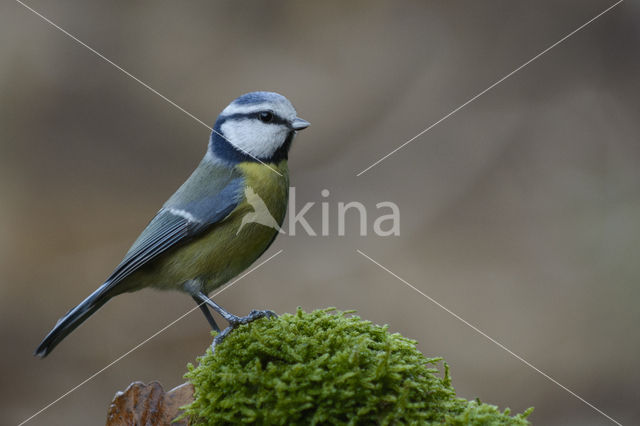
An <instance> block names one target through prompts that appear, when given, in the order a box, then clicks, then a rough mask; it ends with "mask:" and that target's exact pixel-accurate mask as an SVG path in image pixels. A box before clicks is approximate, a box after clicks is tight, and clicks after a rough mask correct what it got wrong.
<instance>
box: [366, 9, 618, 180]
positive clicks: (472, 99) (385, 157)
mask: <svg viewBox="0 0 640 426" xmlns="http://www.w3.org/2000/svg"><path fill="white" fill-rule="evenodd" d="M623 1H624V0H619V1H618V2H616V3H614V4H613V5H611V6H609V7H608V8H606V9H605V10H603V11H602V12H600V13H599V14H597V15H596V16H594V17H593V18H591V19H590V20H589V21H587V22H585V23H584V24H582V25H580V26H579V27H578V28H576V29H575V30H573V31H571V32H570V33H569V34H567V35H566V36H564V37H562V38H561V39H560V40H558V41H556V42H555V43H553V44H552V45H551V46H549V47H547V48H546V49H544V50H543V51H542V52H540V53H538V54H537V55H536V56H534V57H533V58H531V59H529V60H528V61H527V62H525V63H524V64H522V65H520V66H519V67H518V68H516V69H515V70H513V71H511V72H510V73H509V74H507V75H505V76H504V77H502V78H501V79H500V80H498V81H496V82H495V83H493V84H492V85H491V86H489V87H487V88H486V89H484V90H483V91H482V92H480V93H478V94H477V95H475V96H474V97H473V98H471V99H469V100H468V101H467V102H465V103H463V104H462V105H460V106H459V107H458V108H456V109H454V110H453V111H451V112H450V113H448V114H447V115H445V116H444V117H442V118H441V119H440V120H438V121H436V122H435V123H433V124H432V125H431V126H429V127H427V128H426V129H424V130H423V131H421V132H420V133H418V134H417V135H415V136H414V137H412V138H411V139H409V140H408V141H406V142H405V143H403V144H402V145H400V146H399V147H397V148H396V149H394V150H393V151H391V152H390V153H388V154H387V155H385V156H384V157H382V158H380V159H379V160H378V161H376V162H375V163H373V164H371V165H370V166H369V167H367V168H366V169H364V170H362V171H361V172H360V173H358V174H357V175H356V176H361V175H363V174H364V173H366V172H367V171H368V170H369V169H371V168H373V167H375V166H377V165H378V164H380V163H381V162H383V161H384V160H386V159H387V158H389V157H390V156H392V155H393V154H395V153H396V152H398V151H400V150H401V149H402V148H404V147H405V146H407V145H409V144H410V143H411V142H413V141H414V140H416V139H417V138H419V137H420V136H422V135H424V134H425V133H427V132H428V131H429V130H431V129H433V128H434V127H436V126H437V125H438V124H440V123H442V122H443V121H444V120H446V119H447V118H449V117H451V116H452V115H453V114H455V113H456V112H458V111H460V110H461V109H462V108H464V107H466V106H467V105H469V104H470V103H471V102H473V101H475V100H476V99H478V98H479V97H480V96H482V95H484V94H485V93H487V92H488V91H489V90H491V89H493V88H494V87H496V86H497V85H498V84H500V83H502V82H503V81H505V80H506V79H508V78H509V77H511V76H512V75H514V74H515V73H517V72H518V71H520V70H521V69H523V68H524V67H526V66H527V65H529V64H530V63H531V62H533V61H535V60H536V59H538V58H539V57H541V56H542V55H544V54H545V53H547V52H548V51H550V50H551V49H553V48H554V47H556V46H557V45H559V44H560V43H562V42H563V41H565V40H567V39H568V38H569V37H571V36H573V35H574V34H575V33H577V32H578V31H580V30H581V29H583V28H584V27H586V26H587V25H589V24H590V23H592V22H593V21H595V20H596V19H598V18H600V17H601V16H602V15H604V14H605V13H607V12H609V11H610V10H611V9H613V8H614V7H616V6H617V5H619V4H620V3H622V2H623Z"/></svg>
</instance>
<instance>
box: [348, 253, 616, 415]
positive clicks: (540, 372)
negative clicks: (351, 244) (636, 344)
mask: <svg viewBox="0 0 640 426" xmlns="http://www.w3.org/2000/svg"><path fill="white" fill-rule="evenodd" d="M356 251H357V252H358V253H360V254H361V255H362V256H364V257H366V258H367V259H369V260H370V261H371V262H373V263H375V264H376V265H378V266H379V267H380V268H382V269H383V270H385V271H387V272H388V273H389V274H391V275H393V276H394V277H395V278H397V279H398V280H400V281H402V282H403V283H405V284H406V285H407V286H409V287H411V288H412V289H413V290H415V291H417V292H418V293H420V294H421V295H422V296H423V297H425V298H427V299H429V301H430V302H432V303H434V304H435V305H437V306H438V307H440V308H442V309H444V310H445V311H446V312H448V313H449V314H451V315H452V316H453V317H455V318H456V319H458V320H459V321H461V322H462V323H463V324H465V325H467V326H468V327H470V328H472V329H473V330H474V331H476V332H477V333H479V334H481V335H482V336H484V337H486V338H487V339H489V340H490V341H491V342H493V343H495V344H496V345H497V346H498V347H500V348H501V349H503V350H504V351H506V352H508V353H509V354H510V355H511V356H513V357H514V358H516V359H517V360H519V361H520V362H522V363H524V364H525V365H527V366H528V367H530V368H532V369H533V370H535V371H536V372H538V373H539V374H541V375H542V376H544V377H545V378H546V379H548V380H550V381H551V382H553V383H555V384H556V385H558V386H559V387H561V388H562V389H564V390H565V391H567V392H569V393H570V394H571V395H573V396H574V397H576V398H577V399H579V400H580V401H582V402H584V403H585V404H587V405H588V406H589V407H591V408H593V409H594V410H596V411H597V412H598V413H600V414H602V415H603V416H604V417H606V418H607V419H609V420H611V421H612V422H613V423H615V424H617V425H619V426H622V424H621V423H620V422H618V421H616V420H614V419H613V418H612V417H611V416H609V415H607V414H606V413H605V412H604V411H602V410H600V409H599V408H597V407H596V406H594V405H593V404H591V403H590V402H589V401H587V400H585V399H584V398H582V397H581V396H580V395H578V394H577V393H575V392H574V391H572V390H571V389H569V388H568V387H566V386H564V385H563V384H562V383H560V382H558V381H557V380H556V379H554V378H553V377H551V376H550V375H548V374H547V373H545V372H544V371H542V370H540V369H539V368H537V367H536V366H535V365H533V364H531V363H530V362H529V361H527V360H526V359H524V358H522V357H521V356H520V355H518V354H516V353H515V352H513V351H512V350H511V349H509V348H507V347H506V346H505V345H503V344H502V343H500V342H498V341H497V340H496V339H494V338H493V337H491V336H489V335H488V334H487V333H485V332H484V331H482V330H480V329H479V328H478V327H476V326H475V325H473V324H471V323H469V322H468V321H467V320H465V319H464V318H462V317H461V316H460V315H458V314H456V313H455V312H453V311H452V310H450V309H449V308H447V307H446V306H444V305H442V304H441V303H439V302H438V301H437V300H435V299H434V298H432V297H430V296H429V295H427V294H425V293H424V292H422V291H421V290H419V289H418V288H416V287H415V286H413V285H412V284H411V283H409V282H407V281H405V280H404V279H402V278H400V277H399V276H398V275H396V274H394V273H393V272H391V271H390V270H389V269H388V268H386V267H384V266H382V265H381V264H380V263H378V262H376V261H375V260H373V259H372V258H371V257H369V256H367V255H366V254H364V253H363V252H362V251H360V250H358V249H356Z"/></svg>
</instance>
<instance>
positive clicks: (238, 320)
mask: <svg viewBox="0 0 640 426" xmlns="http://www.w3.org/2000/svg"><path fill="white" fill-rule="evenodd" d="M277 317H278V315H277V314H276V313H275V312H273V311H269V310H264V311H258V310H255V309H254V310H252V311H251V312H249V315H247V316H246V317H238V316H236V315H229V317H228V318H227V320H228V321H229V326H228V327H227V328H225V329H224V330H222V332H220V333H219V334H218V335H217V336H216V337H215V338H214V339H213V343H212V344H211V351H212V352H215V351H216V346H217V345H219V344H220V343H222V341H223V340H224V339H225V338H226V337H227V336H228V335H229V333H231V332H232V331H233V330H234V329H236V328H237V327H238V326H239V325H242V324H249V323H250V322H253V321H255V320H257V319H260V318H277Z"/></svg>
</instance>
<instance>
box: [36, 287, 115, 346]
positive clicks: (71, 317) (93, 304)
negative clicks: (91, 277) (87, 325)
mask: <svg viewBox="0 0 640 426" xmlns="http://www.w3.org/2000/svg"><path fill="white" fill-rule="evenodd" d="M109 284H110V283H109V282H106V283H104V284H103V285H101V286H100V287H99V288H98V289H97V290H96V291H94V292H93V293H91V295H90V296H89V297H87V298H86V299H85V300H84V301H83V302H82V303H80V304H79V305H78V306H76V307H75V308H73V309H71V310H70V311H69V312H68V313H67V314H66V315H65V316H63V317H62V318H60V319H59V320H58V322H57V323H56V325H55V327H53V329H52V330H51V331H50V332H49V334H47V336H46V337H45V338H44V340H42V342H41V343H40V345H38V347H37V348H36V351H35V352H34V355H36V356H39V357H40V358H44V357H46V356H47V355H49V353H50V352H51V351H52V350H53V348H55V347H56V346H57V345H58V343H60V342H61V341H62V339H64V338H65V337H67V336H68V335H69V334H70V333H71V332H72V331H73V330H75V329H76V328H77V327H78V326H79V325H80V324H82V323H83V322H84V321H85V320H86V319H87V318H89V317H90V316H91V315H92V314H93V313H94V312H95V311H97V310H98V309H100V308H101V307H102V305H104V304H105V303H107V302H108V301H109V299H111V297H113V296H114V295H113V294H110V293H111V292H110V291H109V290H111V288H112V287H111V286H110V285H109Z"/></svg>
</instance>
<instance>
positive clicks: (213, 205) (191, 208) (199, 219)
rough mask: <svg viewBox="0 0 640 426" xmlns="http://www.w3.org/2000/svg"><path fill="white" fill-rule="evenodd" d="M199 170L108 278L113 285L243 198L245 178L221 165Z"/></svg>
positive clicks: (221, 216)
mask: <svg viewBox="0 0 640 426" xmlns="http://www.w3.org/2000/svg"><path fill="white" fill-rule="evenodd" d="M205 166H206V167H204V166H203V163H201V165H200V167H198V169H196V171H195V172H194V173H193V174H192V175H191V177H190V178H189V179H188V180H187V181H186V182H185V183H184V184H183V185H182V186H181V187H180V189H179V190H178V191H177V192H176V193H175V194H174V195H173V196H172V197H171V198H170V199H169V201H167V203H166V204H165V205H164V207H163V208H162V209H161V210H160V211H159V212H158V214H157V215H156V216H155V217H154V218H153V219H152V220H151V222H149V225H147V227H146V228H145V230H144V231H142V233H141V234H140V236H139V237H138V239H137V240H136V241H135V242H134V243H133V245H132V247H131V248H130V249H129V252H128V253H127V254H126V255H125V257H124V259H123V260H122V262H120V265H118V267H117V268H116V269H115V270H114V271H113V273H112V274H111V276H110V277H109V278H108V279H107V283H108V286H109V287H111V288H113V286H114V285H116V284H117V283H119V282H121V281H122V280H123V279H125V278H126V277H128V276H129V275H131V274H132V273H133V272H135V271H136V270H138V269H139V268H140V267H142V266H143V265H145V264H147V263H148V262H150V261H152V260H153V259H155V258H157V257H158V256H159V255H161V254H162V253H165V252H166V251H168V250H171V248H173V247H176V246H178V245H181V244H184V243H185V242H187V241H189V240H190V239H192V238H194V237H197V236H199V235H200V234H201V233H202V232H204V231H205V230H207V229H208V228H209V227H210V226H212V225H214V224H215V223H217V222H219V221H221V220H222V219H224V218H225V217H226V216H227V215H228V214H229V213H231V212H232V211H233V209H235V208H236V206H237V205H238V202H239V201H240V199H241V198H242V197H243V191H242V189H243V187H244V179H243V178H242V177H241V176H240V175H239V174H238V173H237V172H235V171H229V169H227V168H224V169H222V168H221V167H220V166H218V167H216V166H214V165H211V164H209V165H205Z"/></svg>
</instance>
